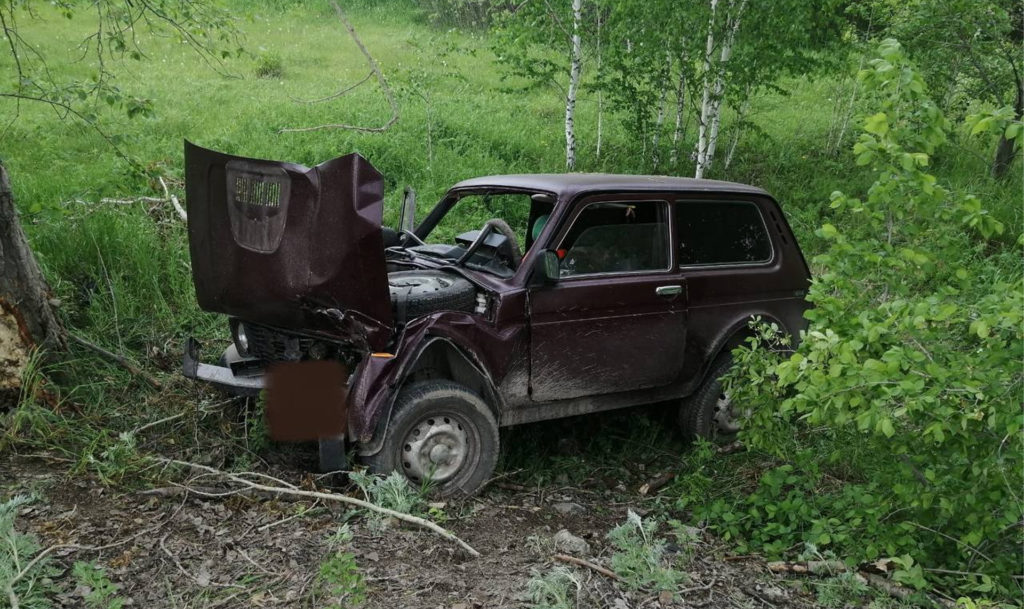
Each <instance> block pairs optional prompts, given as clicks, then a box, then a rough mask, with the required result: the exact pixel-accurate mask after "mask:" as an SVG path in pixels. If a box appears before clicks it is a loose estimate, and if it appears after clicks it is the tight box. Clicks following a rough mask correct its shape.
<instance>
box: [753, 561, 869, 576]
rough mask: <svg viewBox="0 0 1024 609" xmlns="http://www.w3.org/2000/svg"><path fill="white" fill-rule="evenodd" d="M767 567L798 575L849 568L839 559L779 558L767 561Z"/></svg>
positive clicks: (830, 572) (843, 571)
mask: <svg viewBox="0 0 1024 609" xmlns="http://www.w3.org/2000/svg"><path fill="white" fill-rule="evenodd" d="M767 567H768V570H769V571H771V572H772V573H796V574H799V575H835V574H836V573H846V572H847V571H849V570H850V569H849V567H847V566H846V563H844V562H842V561H841V560H808V561H805V562H788V561H782V560H780V561H777V562H770V563H768V565H767Z"/></svg>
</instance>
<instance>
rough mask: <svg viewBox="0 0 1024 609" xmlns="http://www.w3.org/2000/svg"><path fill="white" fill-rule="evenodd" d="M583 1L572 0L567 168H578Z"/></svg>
mask: <svg viewBox="0 0 1024 609" xmlns="http://www.w3.org/2000/svg"><path fill="white" fill-rule="evenodd" d="M582 13H583V1H582V0H572V53H571V58H570V60H569V91H568V93H567V94H566V96H565V168H566V169H568V170H569V171H572V170H574V169H576V93H577V92H578V91H579V88H580V72H581V71H582V70H583V49H582V45H581V44H580V21H581V20H582V19H583V16H582Z"/></svg>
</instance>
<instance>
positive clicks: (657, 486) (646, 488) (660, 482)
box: [637, 472, 676, 495]
mask: <svg viewBox="0 0 1024 609" xmlns="http://www.w3.org/2000/svg"><path fill="white" fill-rule="evenodd" d="M675 477H676V474H675V472H667V473H664V474H661V475H660V476H657V477H655V478H654V479H653V480H650V481H649V482H645V483H644V484H643V485H642V486H641V487H640V490H638V491H637V492H638V493H640V494H641V495H648V494H651V493H657V492H658V491H659V490H661V488H662V487H663V486H665V485H666V484H668V483H669V482H672V479H673V478H675Z"/></svg>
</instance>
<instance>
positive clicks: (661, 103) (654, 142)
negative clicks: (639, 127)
mask: <svg viewBox="0 0 1024 609" xmlns="http://www.w3.org/2000/svg"><path fill="white" fill-rule="evenodd" d="M671 75H672V55H671V54H669V52H667V51H666V52H665V73H664V74H662V77H661V82H660V85H659V86H660V87H661V98H660V99H659V100H658V116H657V119H656V120H655V122H654V135H652V136H651V167H652V168H653V169H654V171H655V172H657V170H658V165H660V164H661V154H660V151H659V148H658V146H659V144H660V141H659V140H660V139H661V128H662V125H664V123H665V101H666V100H667V99H668V79H669V77H670V76H671Z"/></svg>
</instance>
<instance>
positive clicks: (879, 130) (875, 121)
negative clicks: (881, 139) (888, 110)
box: [864, 112, 889, 135]
mask: <svg viewBox="0 0 1024 609" xmlns="http://www.w3.org/2000/svg"><path fill="white" fill-rule="evenodd" d="M864 131H867V132H868V133H873V134H875V135H885V134H886V133H888V132H889V117H888V116H886V114H885V112H879V113H878V114H873V115H871V116H869V117H868V118H867V120H866V121H864Z"/></svg>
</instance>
